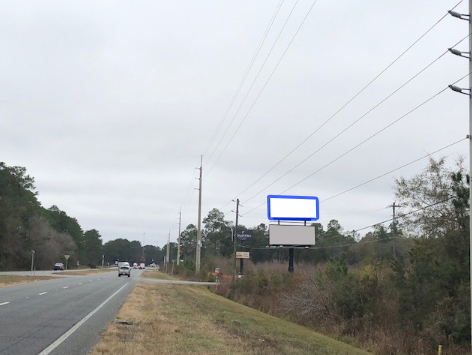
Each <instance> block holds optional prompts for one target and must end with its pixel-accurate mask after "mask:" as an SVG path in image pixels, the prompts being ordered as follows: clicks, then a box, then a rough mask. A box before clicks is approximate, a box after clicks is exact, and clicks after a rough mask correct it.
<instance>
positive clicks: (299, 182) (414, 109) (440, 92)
mask: <svg viewBox="0 0 472 355" xmlns="http://www.w3.org/2000/svg"><path fill="white" fill-rule="evenodd" d="M467 76H469V74H466V75H465V76H463V77H462V78H460V79H458V80H456V81H455V82H454V83H453V84H456V83H458V82H459V81H461V80H462V79H464V78H466V77H467ZM448 89H449V86H447V87H445V88H444V89H442V90H441V91H439V92H438V93H436V94H434V95H433V96H431V97H430V98H428V99H427V100H425V101H423V102H422V103H421V104H419V105H417V106H416V107H414V108H413V109H411V110H410V111H408V112H407V113H405V114H403V115H402V116H400V117H399V118H397V119H396V120H394V121H393V122H391V123H389V124H388V125H386V126H385V127H383V128H382V129H380V130H378V131H377V132H375V133H374V134H372V135H370V136H369V137H367V138H366V139H364V140H363V141H362V142H360V143H358V144H357V145H355V146H354V147H352V148H351V149H349V150H347V151H346V152H344V153H343V154H341V155H339V156H338V157H337V158H335V159H333V160H331V161H330V162H329V163H327V164H325V165H323V166H322V167H321V168H319V169H318V170H316V171H315V172H313V173H311V174H310V175H308V176H306V177H305V178H303V179H302V180H300V181H298V182H297V183H295V184H293V185H292V186H290V187H289V188H287V189H285V190H284V191H282V192H280V193H279V194H283V193H285V192H287V191H288V190H290V189H292V188H294V187H295V186H297V185H299V184H301V183H302V182H304V181H305V180H307V179H309V178H310V177H312V176H313V175H315V174H317V173H319V172H320V171H322V170H324V169H325V168H327V167H328V166H330V165H331V164H333V163H335V162H336V161H338V160H339V159H341V158H343V157H344V156H346V155H347V154H349V153H351V152H352V151H354V150H356V149H357V148H359V147H360V146H362V145H364V144H365V143H367V142H368V141H370V140H371V139H372V138H374V137H376V136H377V135H379V134H380V133H382V132H383V131H385V130H386V129H388V128H390V127H391V126H393V125H394V124H396V123H398V122H399V121H401V120H402V119H404V118H405V117H407V116H408V115H410V114H411V113H413V112H414V111H416V110H417V109H419V108H420V107H422V106H424V105H425V104H427V103H428V102H430V101H432V100H433V99H435V98H436V97H438V96H439V95H441V94H442V93H443V92H444V91H446V90H448ZM269 186H270V185H269ZM266 188H267V187H266ZM266 188H264V189H263V190H261V191H260V192H258V193H257V194H256V195H254V196H252V197H251V198H250V199H253V198H254V197H256V196H257V195H258V194H260V193H262V192H263V191H264V190H265V189H266ZM250 199H249V200H250ZM249 200H245V202H248V201H249ZM263 205H264V203H263V204H261V205H259V206H257V207H255V208H253V209H252V210H250V211H249V212H246V214H248V213H251V212H252V211H253V210H255V209H257V208H258V207H260V206H263Z"/></svg>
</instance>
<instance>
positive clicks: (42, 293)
mask: <svg viewBox="0 0 472 355" xmlns="http://www.w3.org/2000/svg"><path fill="white" fill-rule="evenodd" d="M46 293H47V292H41V293H40V294H38V296H42V295H45V294H46Z"/></svg>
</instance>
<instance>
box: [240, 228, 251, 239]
mask: <svg viewBox="0 0 472 355" xmlns="http://www.w3.org/2000/svg"><path fill="white" fill-rule="evenodd" d="M253 233H254V231H253V230H252V229H246V230H243V231H238V239H239V240H248V239H250V238H252V235H253Z"/></svg>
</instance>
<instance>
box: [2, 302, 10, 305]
mask: <svg viewBox="0 0 472 355" xmlns="http://www.w3.org/2000/svg"><path fill="white" fill-rule="evenodd" d="M9 303H10V302H3V303H0V306H5V305H6V304H9Z"/></svg>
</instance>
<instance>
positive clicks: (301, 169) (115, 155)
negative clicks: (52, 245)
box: [0, 0, 468, 246]
mask: <svg viewBox="0 0 472 355" xmlns="http://www.w3.org/2000/svg"><path fill="white" fill-rule="evenodd" d="M457 3H458V0H454V1H449V0H447V1H446V0H443V1H430V0H418V1H411V0H397V1H337V0H329V1H328V0H318V1H317V2H315V3H314V2H313V1H312V0H299V1H295V0H286V1H283V2H280V1H279V0H272V1H263V0H258V1H254V0H250V1H249V0H246V1H245V0H238V1H216V0H215V1H206V0H199V1H195V0H193V1H159V0H152V1H116V0H115V1H96V0H94V1H59V0H58V1H35V0H32V1H6V2H3V3H2V7H1V11H0V48H1V52H2V53H1V55H0V75H1V81H0V152H1V156H0V161H4V162H5V163H6V164H7V165H9V166H24V167H26V168H27V170H28V173H29V174H30V175H32V176H33V177H34V178H35V180H36V187H37V190H38V192H39V200H40V202H41V203H42V205H43V206H44V207H46V208H47V207H50V206H51V205H57V206H58V207H59V208H60V209H62V210H64V211H66V212H67V214H69V215H70V216H72V217H75V218H77V220H78V221H79V223H80V224H81V226H82V227H83V228H84V229H85V230H87V229H91V228H95V229H97V230H99V232H100V233H101V235H102V237H103V241H104V242H107V241H109V240H112V239H116V238H128V239H129V240H139V241H140V242H143V239H145V244H153V245H159V246H162V245H164V244H165V243H166V242H167V237H168V233H169V231H170V236H171V240H172V241H175V240H176V238H177V234H178V216H179V215H178V213H179V208H180V206H181V207H182V229H184V228H185V227H186V226H187V225H188V224H190V223H193V224H197V206H198V191H197V190H195V188H196V187H198V180H196V178H197V177H198V170H196V169H195V168H196V167H198V166H199V165H200V155H203V189H202V192H203V203H202V216H206V215H207V213H208V211H210V210H211V209H212V208H218V209H221V210H222V211H223V212H224V213H225V216H226V218H227V219H228V220H232V221H234V217H235V214H234V213H233V212H231V210H234V208H235V203H234V202H231V200H232V199H234V198H239V199H240V201H241V204H242V206H243V207H241V210H240V213H241V215H243V217H241V218H240V223H243V224H244V225H245V226H246V227H251V226H255V225H258V224H260V223H266V224H267V223H268V220H267V212H266V205H265V201H266V197H267V195H268V194H280V193H284V194H291V195H310V196H317V197H319V198H320V201H322V202H321V203H320V222H321V223H322V224H324V225H325V226H326V224H327V223H328V222H329V220H331V219H337V220H339V222H340V223H341V225H342V226H343V227H344V229H345V230H347V231H351V230H353V229H360V228H362V227H365V226H368V225H370V224H374V223H376V222H380V221H383V220H385V219H387V218H389V217H391V213H392V209H391V208H387V206H388V205H390V204H392V202H393V201H394V178H395V177H397V178H398V177H400V176H405V177H410V176H413V175H414V174H417V173H419V172H420V171H421V170H422V169H423V168H424V167H425V166H426V164H427V160H426V159H424V160H422V161H420V162H418V163H415V164H412V165H410V166H408V167H406V168H403V169H401V170H398V171H396V172H394V173H391V174H387V175H386V176H385V177H383V178H381V179H378V180H375V181H374V182H372V183H369V184H366V185H364V186H363V187H360V188H357V189H355V190H353V191H351V192H348V193H345V194H343V195H340V196H339V197H336V198H333V199H330V200H329V201H326V202H323V200H325V199H328V198H329V197H331V196H334V195H336V194H338V193H340V192H343V191H345V190H347V189H349V188H351V187H354V186H356V185H358V184H361V183H363V182H365V181H367V180H369V179H372V178H374V177H376V176H379V175H381V174H384V173H386V172H388V171H390V170H393V169H395V168H397V167H399V166H402V165H404V164H406V163H409V162H411V161H413V160H415V159H417V158H420V157H422V156H425V155H427V154H428V153H432V152H434V151H436V150H438V149H440V148H443V147H445V146H447V145H450V144H451V143H454V142H457V141H459V140H461V139H464V140H463V141H462V142H460V143H458V144H455V145H453V146H452V147H450V148H448V149H445V150H443V151H441V152H440V153H438V154H435V155H434V157H440V156H448V157H449V162H450V164H453V162H454V160H455V159H457V158H458V157H459V156H460V155H463V156H465V157H466V158H467V151H468V142H467V140H465V136H466V135H467V133H468V100H467V97H466V96H465V95H460V94H457V93H454V92H452V91H450V90H446V91H444V92H442V93H441V94H439V95H438V96H436V97H434V98H433V99H432V100H431V101H429V102H428V103H426V104H425V105H423V106H421V107H420V108H418V109H417V110H415V111H413V112H412V113H410V114H408V115H407V116H405V117H404V118H402V119H401V120H399V121H398V122H397V123H395V124H394V125H392V126H391V127H389V128H387V129H385V130H384V131H382V132H381V133H379V134H378V135H376V136H375V137H373V138H372V139H370V140H368V141H367V142H366V143H364V144H362V145H360V146H359V147H358V148H356V149H354V150H353V151H351V152H350V153H348V154H346V155H344V156H343V157H341V158H340V159H338V160H336V161H334V160H335V159H337V158H338V157H340V156H341V155H342V154H344V153H346V152H348V151H349V150H351V149H352V148H353V147H355V146H356V145H358V144H359V143H361V142H363V141H364V140H366V139H367V138H369V137H370V136H372V135H373V134H375V133H376V132H378V131H380V130H381V129H383V128H384V127H386V126H387V125H389V124H391V123H392V122H394V121H395V120H397V119H399V118H400V117H402V116H403V115H405V114H407V113H408V112H409V111H411V110H412V109H414V108H415V107H417V106H418V105H420V104H422V103H423V102H424V101H426V100H428V99H430V98H431V97H433V96H434V95H436V94H437V93H439V92H440V91H441V90H443V89H444V88H446V87H447V85H448V84H452V83H453V82H455V81H457V80H458V79H460V78H462V77H464V76H466V75H467V73H468V61H467V60H465V59H461V58H459V57H456V56H454V55H452V54H449V53H447V54H445V55H443V54H444V52H445V51H446V50H447V48H448V47H451V46H453V45H454V44H456V43H457V42H459V41H460V40H462V39H464V37H466V35H467V33H468V28H467V26H468V22H466V21H461V20H458V19H454V18H452V17H451V16H447V17H445V18H444V19H442V21H440V22H439V23H438V24H437V26H435V27H434V28H433V29H432V30H431V31H430V32H429V33H428V34H426V35H425V36H424V37H423V38H422V39H421V40H420V41H419V42H418V43H416V44H415V45H414V46H413V47H412V48H411V49H409V50H408V51H407V52H406V53H405V54H404V55H403V56H402V57H401V58H400V59H399V60H398V61H397V62H395V63H394V64H393V65H392V66H391V67H390V68H389V69H388V70H386V71H385V72H384V73H383V74H382V75H380V76H379V77H378V79H376V80H375V81H374V82H373V83H372V84H371V85H370V86H369V87H368V88H367V89H365V90H364V91H363V92H362V93H361V94H360V95H359V96H357V97H356V98H355V99H354V100H352V101H351V102H350V103H349V104H348V105H347V106H346V107H344V108H343V109H342V110H341V111H339V113H337V114H336V115H335V113H336V112H338V110H339V109H341V108H342V107H343V105H344V104H346V103H347V102H348V101H349V100H350V99H351V98H353V97H354V96H355V95H356V94H357V93H358V92H359V91H360V90H361V89H362V88H363V87H365V86H366V85H367V84H368V83H369V82H370V81H371V80H372V79H374V78H375V77H376V76H377V75H378V74H379V73H381V72H382V71H383V70H384V69H385V68H387V66H388V65H389V64H390V63H392V61H394V59H395V58H397V57H398V56H399V55H400V54H401V53H403V52H404V51H405V50H406V49H407V48H408V47H409V46H410V45H412V44H413V43H414V42H415V41H416V40H418V39H419V38H420V37H421V36H422V35H423V34H424V33H425V32H426V31H427V30H428V29H429V28H430V27H431V26H433V25H434V24H435V23H437V22H438V21H439V20H440V19H441V18H442V17H443V16H444V15H445V14H446V13H447V10H449V9H451V8H453V7H454V6H455V5H456V4H457ZM313 4H314V6H313ZM280 5H281V6H280ZM279 6H280V9H279V11H278V13H277V16H276V17H275V20H274V21H273V24H272V27H271V28H270V31H269V32H268V35H267V37H266V38H265V41H264V42H263V44H262V46H261V49H260V51H259V53H258V56H257V58H256V60H255V61H254V63H253V65H252V67H251V70H250V71H249V73H248V75H247V77H246V80H245V81H244V83H243V85H242V87H241V90H240V91H239V92H238V88H239V85H240V83H241V81H242V80H243V78H244V77H245V73H246V70H247V69H248V66H249V64H250V63H251V59H252V58H253V56H254V55H255V53H256V51H257V49H258V46H259V44H260V43H261V40H262V39H263V38H264V33H265V32H266V30H267V29H268V26H269V24H270V23H271V19H272V17H273V15H274V14H275V13H276V11H277V9H278V8H279ZM292 9H293V10H292ZM310 9H311V11H310ZM455 11H458V12H461V13H466V12H468V9H467V4H466V2H461V3H460V4H459V6H458V7H457V8H456V9H455ZM307 14H308V15H307ZM289 16H290V17H289ZM287 19H288V21H287ZM304 19H305V21H304ZM303 21H304V22H303ZM285 23H286V25H285V26H284V24H285ZM300 26H301V27H300ZM274 43H275V45H274ZM457 48H458V49H460V50H462V51H466V50H468V40H467V39H465V40H464V41H463V42H462V43H460V44H459V45H458V46H457ZM441 55H443V56H442V57H441V58H440V59H438V58H439V57H440V56H441ZM436 59H438V60H437V61H436V62H434V64H432V65H431V66H430V67H429V68H428V69H426V70H425V71H424V72H422V73H421V74H420V75H418V76H417V77H416V78H415V79H414V80H412V81H411V82H410V83H409V84H407V85H406V86H405V87H403V88H402V89H401V90H399V91H398V92H397V93H395V94H394V95H393V96H391V97H390V98H389V99H388V100H386V101H385V102H384V103H382V104H381V105H379V106H378V107H377V108H375V109H374V110H373V111H371V112H370V113H368V114H367V115H365V116H364V114H365V113H367V112H368V111H369V110H371V109H372V108H373V107H374V106H376V105H377V104H379V103H380V102H381V101H382V100H383V99H385V98H386V97H387V96H388V95H390V94H391V93H392V92H394V91H395V90H397V89H398V88H400V86H402V85H403V84H404V83H406V82H407V81H408V80H409V79H410V78H412V77H413V76H414V75H416V74H418V73H419V72H420V71H421V70H423V69H424V68H425V67H426V66H427V65H429V64H430V63H431V62H433V61H435V60H436ZM456 85H458V86H462V87H468V79H467V78H465V79H463V80H462V81H459V82H458V83H457V84H456ZM236 93H238V95H237V96H236V99H235V100H234V103H233V105H231V103H232V102H233V98H234V97H235V94H236ZM228 110H229V111H228ZM333 115H334V116H333ZM362 116H364V117H363V118H362V119H360V120H359V121H358V122H357V123H356V124H354V125H353V126H352V127H351V128H349V129H347V130H346V131H345V132H344V133H342V134H341V135H339V136H338V137H336V136H337V135H338V134H340V133H341V132H342V131H343V130H344V129H346V127H348V126H349V125H351V124H352V123H353V122H354V121H356V120H358V119H359V118H361V117H362ZM330 118H331V119H330ZM328 119H329V121H328V122H327V123H326V124H325V125H323V124H324V123H325V122H326V121H327V120H328ZM320 127H321V128H320ZM218 128H220V129H219V130H218ZM314 132H315V133H314ZM310 135H311V137H310V138H309V139H308V140H307V141H306V142H305V143H304V144H302V145H301V146H300V147H299V148H297V149H296V150H295V151H293V153H291V154H290V155H289V156H288V157H287V158H286V159H285V160H283V161H282V162H280V164H278V165H277V166H276V167H275V168H274V169H272V170H271V171H270V172H269V173H267V172H268V171H269V169H271V168H272V167H273V166H274V165H275V164H276V163H278V162H279V161H280V160H282V158H284V157H285V156H286V155H287V154H289V153H290V152H291V151H292V150H294V149H295V148H296V147H297V146H298V145H299V144H300V143H301V142H303V141H304V140H305V139H306V138H307V137H308V136H310ZM333 138H334V139H333ZM331 140H332V141H331ZM330 141H331V142H330ZM320 148H321V149H320ZM315 152H316V153H315ZM313 153H314V154H313ZM310 155H311V157H310V158H308V159H307V160H306V161H305V162H303V163H302V164H300V165H299V166H298V167H297V168H295V169H293V168H294V167H295V166H296V165H298V164H299V163H300V162H301V161H303V160H305V159H306V158H307V157H308V156H310ZM333 161H334V162H333ZM331 162H333V163H332V164H330V165H329V166H327V167H325V168H323V167H324V166H325V165H327V164H329V163H331ZM321 168H323V169H322V170H320V169H321ZM291 169H293V170H292V171H291V172H290V173H288V174H286V173H287V172H289V171H290V170H291ZM317 171H318V172H317ZM315 172H316V173H315ZM265 173H267V174H266V175H265V176H264V177H263V178H261V176H263V174H265ZM313 173H315V174H313ZM284 174H286V175H285V176H283V175H284ZM311 174H313V175H312V176H311V177H309V178H307V177H308V176H309V175H311ZM282 176H283V177H282ZM281 177H282V178H281ZM259 178H261V179H260V180H258V179H259ZM305 178H307V179H305ZM303 179H305V180H304V181H303V182H301V183H299V182H300V181H301V180H303ZM276 180H277V181H276ZM256 181H257V182H256ZM275 181H276V182H275ZM297 183H299V184H298V185H296V186H295V187H292V186H294V185H295V184H297ZM251 185H252V186H251ZM249 186H250V187H249ZM248 187H249V189H247V188H248ZM289 188H290V189H289ZM246 189H247V190H246ZM244 190H246V191H244ZM243 191H244V192H243ZM366 231H367V230H365V231H363V232H362V234H364V233H365V232H366Z"/></svg>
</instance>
